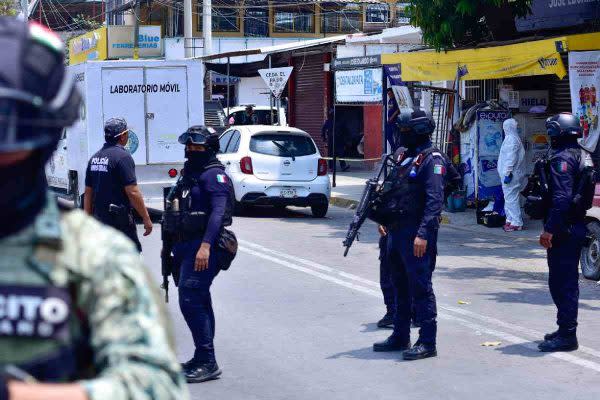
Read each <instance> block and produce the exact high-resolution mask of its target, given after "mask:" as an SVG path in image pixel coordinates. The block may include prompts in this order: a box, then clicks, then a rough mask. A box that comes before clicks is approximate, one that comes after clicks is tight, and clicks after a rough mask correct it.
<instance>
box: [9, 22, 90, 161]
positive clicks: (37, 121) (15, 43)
mask: <svg viewBox="0 0 600 400" xmlns="http://www.w3.org/2000/svg"><path fill="white" fill-rule="evenodd" d="M0 49H2V54H4V57H1V58H0V152H13V151H22V150H35V149H43V150H44V152H43V153H44V158H48V157H50V154H51V153H52V151H53V150H54V149H55V147H56V145H57V143H58V140H59V139H60V135H61V132H62V129H63V128H65V127H67V126H70V125H71V124H73V122H75V121H76V120H77V118H78V116H79V109H80V104H81V96H80V95H79V93H78V92H77V90H76V88H75V86H74V84H73V81H72V79H71V76H70V75H69V74H67V72H66V70H65V67H64V48H63V43H62V41H61V40H60V38H59V37H58V36H57V35H56V34H55V33H53V32H52V31H50V30H48V29H47V28H45V27H43V26H41V25H39V24H37V23H34V22H30V23H25V22H22V21H19V20H17V19H15V18H11V17H0Z"/></svg>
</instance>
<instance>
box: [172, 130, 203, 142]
mask: <svg viewBox="0 0 600 400" xmlns="http://www.w3.org/2000/svg"><path fill="white" fill-rule="evenodd" d="M206 139H207V136H206V134H204V133H200V132H189V131H188V132H184V133H182V134H181V136H179V143H181V144H206V142H207V140H206Z"/></svg>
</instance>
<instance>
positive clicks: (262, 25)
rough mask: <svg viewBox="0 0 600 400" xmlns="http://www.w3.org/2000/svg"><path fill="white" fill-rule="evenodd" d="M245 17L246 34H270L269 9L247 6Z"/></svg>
mask: <svg viewBox="0 0 600 400" xmlns="http://www.w3.org/2000/svg"><path fill="white" fill-rule="evenodd" d="M244 15H245V18H244V35H245V36H269V10H268V9H266V8H246V10H245V14H244Z"/></svg>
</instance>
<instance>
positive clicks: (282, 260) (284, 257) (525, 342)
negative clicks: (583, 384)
mask: <svg viewBox="0 0 600 400" xmlns="http://www.w3.org/2000/svg"><path fill="white" fill-rule="evenodd" d="M239 243H240V247H239V250H240V251H242V252H245V253H248V254H250V255H253V256H256V257H259V258H262V259H264V260H268V261H271V262H273V263H275V264H278V265H281V266H283V267H286V268H289V269H293V270H296V271H299V272H304V273H306V274H308V275H312V276H314V277H317V278H319V279H322V280H325V281H328V282H332V283H335V284H337V285H340V286H343V287H346V288H349V289H353V290H356V291H358V292H361V293H364V294H368V295H370V296H374V297H381V291H380V290H379V284H378V283H377V282H373V281H371V280H368V279H365V278H362V277H359V276H357V275H353V274H349V273H347V272H343V271H339V270H337V269H335V268H332V267H328V266H326V265H322V264H319V263H316V262H313V261H310V260H305V259H302V258H300V257H296V256H292V255H290V254H286V253H282V252H280V251H277V250H273V249H269V248H266V247H264V246H261V245H258V244H256V243H252V242H247V241H245V240H240V241H239ZM288 260H289V261H288ZM299 264H303V265H304V266H302V265H299ZM308 267H312V268H315V269H316V270H315V269H311V268H308ZM328 273H329V274H333V275H336V276H331V275H328ZM340 278H346V279H350V280H353V281H356V282H360V283H363V284H368V285H369V286H370V287H365V286H362V285H360V284H358V283H353V282H349V281H347V280H344V279H340ZM373 287H376V288H377V289H374V288H373ZM438 307H439V308H440V309H441V310H443V311H445V312H441V313H439V317H440V318H441V319H445V320H450V321H454V322H456V323H459V324H461V325H463V326H465V327H467V328H470V329H473V330H476V331H480V332H484V333H486V334H488V335H491V336H494V337H497V338H499V339H502V340H504V341H507V342H511V343H513V344H516V345H519V346H522V347H524V348H527V349H529V350H532V351H536V352H537V351H538V349H537V343H535V342H531V340H529V339H525V338H522V337H519V336H516V335H513V334H511V333H508V332H504V331H501V330H497V329H493V328H490V327H488V326H485V325H480V324H477V323H475V322H471V321H468V320H466V319H463V318H460V317H459V316H457V315H454V314H459V315H462V316H464V317H470V318H473V319H476V320H479V321H482V322H485V323H487V324H493V325H497V326H500V327H503V328H506V329H509V330H513V331H517V332H520V333H521V334H524V335H526V336H530V337H533V338H535V339H539V338H541V337H542V336H543V333H541V332H537V331H535V330H533V329H528V328H524V327H522V326H519V325H515V324H511V323H508V322H505V321H502V320H500V319H496V318H492V317H488V316H485V315H480V314H477V313H474V312H472V311H468V310H464V309H461V308H457V307H452V306H448V305H444V304H440V303H438ZM579 351H580V352H582V353H586V354H588V355H591V356H594V357H599V358H600V352H599V351H597V350H595V349H592V348H588V347H580V349H579ZM548 356H550V357H554V358H556V359H559V360H563V361H566V362H569V363H571V364H575V365H578V366H582V367H584V368H588V369H591V370H594V371H596V372H600V364H598V363H596V362H593V361H590V360H586V359H584V358H581V357H578V356H575V355H573V354H568V353H548Z"/></svg>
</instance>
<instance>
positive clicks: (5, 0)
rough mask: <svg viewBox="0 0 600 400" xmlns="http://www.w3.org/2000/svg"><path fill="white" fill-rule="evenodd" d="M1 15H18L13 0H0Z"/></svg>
mask: <svg viewBox="0 0 600 400" xmlns="http://www.w3.org/2000/svg"><path fill="white" fill-rule="evenodd" d="M0 15H10V16H14V15H17V10H16V9H15V3H14V1H13V0H0Z"/></svg>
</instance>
